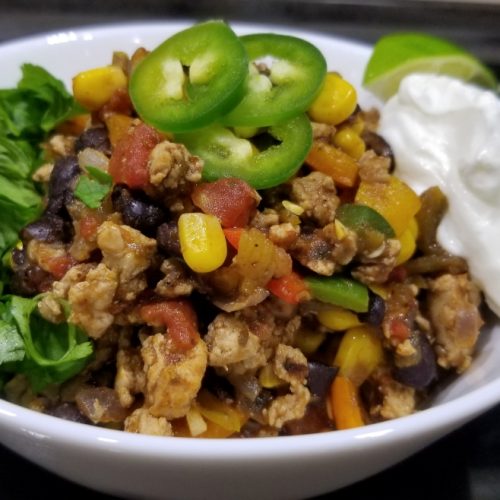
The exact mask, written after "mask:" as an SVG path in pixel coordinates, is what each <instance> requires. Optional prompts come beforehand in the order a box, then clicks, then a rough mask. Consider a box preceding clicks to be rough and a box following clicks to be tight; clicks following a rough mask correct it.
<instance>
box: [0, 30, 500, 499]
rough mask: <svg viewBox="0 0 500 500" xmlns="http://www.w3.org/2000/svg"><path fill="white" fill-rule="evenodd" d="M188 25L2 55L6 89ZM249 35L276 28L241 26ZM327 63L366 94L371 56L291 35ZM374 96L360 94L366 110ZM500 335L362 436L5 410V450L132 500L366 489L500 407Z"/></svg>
mask: <svg viewBox="0 0 500 500" xmlns="http://www.w3.org/2000/svg"><path fill="white" fill-rule="evenodd" d="M185 26H186V24H184V23H167V24H165V23H164V24H131V25H125V26H111V27H99V28H84V29H77V30H74V31H66V32H62V33H53V34H49V35H46V36H38V37H33V38H29V39H27V40H20V41H16V42H14V43H9V44H5V45H2V46H0V58H1V61H2V71H1V72H0V88H3V87H6V86H10V85H13V84H15V83H16V82H17V80H18V78H19V76H20V71H19V66H20V64H21V63H23V62H33V63H36V64H41V65H43V66H44V67H45V68H47V69H48V70H49V71H51V72H52V73H54V74H55V75H57V76H58V77H59V78H61V79H63V80H64V81H65V82H66V83H67V84H68V85H69V83H70V79H71V77H72V76H73V75H74V74H76V73H77V72H78V71H81V70H83V69H88V68H91V67H95V66H99V65H102V64H107V63H109V61H110V57H111V53H112V51H113V50H124V51H128V52H131V51H133V50H134V49H135V48H136V47H138V46H141V45H142V46H145V47H148V48H152V47H154V46H155V45H156V44H158V43H159V42H161V41H162V40H164V39H165V38H166V37H167V36H169V35H170V34H172V33H174V32H176V31H178V30H180V29H182V28H183V27H185ZM236 28H237V31H239V32H240V33H247V32H256V31H266V30H267V31H270V30H271V28H270V27H263V26H250V25H239V26H236ZM274 31H277V32H287V33H290V32H291V33H292V34H293V33H295V34H297V35H299V36H301V37H303V38H306V39H308V40H310V41H311V42H312V43H314V44H315V45H316V46H317V47H319V48H320V49H321V50H322V51H323V53H324V54H325V56H326V58H327V60H328V65H329V68H330V69H335V70H338V71H340V72H341V73H342V74H343V75H344V76H345V77H346V78H347V79H348V80H350V81H351V82H353V83H354V84H356V85H357V86H358V88H359V87H360V79H361V74H362V70H363V67H364V64H365V62H366V60H367V58H368V56H369V53H370V49H369V47H366V46H363V45H360V44H356V43H351V42H349V41H345V40H339V39H335V38H329V37H325V36H319V35H314V34H311V33H302V32H293V31H290V30H284V29H281V28H276V29H275V30H274ZM370 99H371V98H370V96H369V95H367V94H365V93H364V92H363V91H360V100H361V103H362V104H365V105H369V104H371V103H370ZM499 330H500V326H499V324H498V323H497V324H494V325H493V326H491V327H490V328H487V329H485V331H484V333H483V336H482V339H481V342H480V344H481V345H480V347H479V352H478V356H477V357H476V359H475V361H474V363H473V366H472V367H471V369H470V370H469V371H468V372H467V373H466V374H465V375H463V376H462V377H460V378H459V379H457V380H454V381H453V382H451V383H450V384H448V385H447V386H446V387H444V388H443V389H442V390H441V391H440V392H439V394H438V395H437V396H436V397H435V398H434V400H433V401H432V404H431V406H430V408H428V409H426V410H424V411H421V412H419V413H417V414H415V415H412V416H409V417H405V418H401V419H398V420H393V421H390V422H384V423H379V424H374V425H370V426H367V427H364V428H359V429H353V430H347V431H336V432H329V433H324V434H315V435H306V436H293V437H275V438H260V439H246V440H243V439H233V440H231V439H227V440H199V439H187V438H168V437H164V438H161V437H152V436H141V435H136V434H127V433H124V432H118V431H112V430H106V429H101V428H98V427H91V426H86V425H81V424H76V423H72V422H66V421H63V420H60V419H57V418H54V417H51V416H47V415H41V414H38V413H36V412H33V411H30V410H27V409H24V408H21V407H19V406H15V405H12V404H10V403H7V402H5V401H0V441H1V442H2V443H3V444H5V445H6V446H7V447H9V448H11V449H12V450H15V451H16V452H18V453H19V454H21V455H23V456H24V457H26V458H27V459H29V460H31V461H33V462H36V463H37V464H39V465H41V466H42V467H45V468H47V469H49V470H51V471H53V472H55V473H57V474H59V475H61V476H63V477H65V478H68V479H70V480H73V481H76V482H77V483H80V484H83V485H85V486H88V487H90V488H94V489H97V490H101V491H104V492H107V493H112V494H115V495H119V496H123V497H136V498H138V497H140V498H163V499H165V498H172V499H178V498H183V499H190V498H200V499H201V498H203V499H207V498H214V499H218V500H223V499H233V498H239V499H246V498H248V499H254V498H258V499H260V500H265V499H273V500H279V499H294V498H306V497H310V496H313V495H318V494H321V493H325V492H328V491H332V490H334V489H336V488H340V487H342V486H345V485H347V484H350V483H353V482H355V481H358V480H360V479H363V478H365V477H367V476H369V475H371V474H374V473H376V472H378V471H380V470H382V469H384V468H386V467H389V466H390V465H392V464H394V463H396V462H398V461H400V460H402V459H404V458H406V457H408V456H409V455H411V454H413V453H415V452H416V451H418V450H420V449H422V448H423V447H425V446H427V445H428V444H430V443H431V442H433V441H434V440H436V439H438V438H440V437H442V436H444V435H445V434H446V433H449V432H451V431H452V430H454V429H456V428H457V427H459V426H461V425H463V424H464V423H466V422H467V421H469V420H471V419H473V418H474V417H476V416H477V415H479V414H480V413H482V412H484V411H486V410H487V409H488V408H490V407H492V406H493V405H495V404H496V403H498V402H500V342H499V341H498V340H497V339H496V337H497V336H498V335H499V333H500V332H499Z"/></svg>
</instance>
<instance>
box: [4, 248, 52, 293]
mask: <svg viewBox="0 0 500 500" xmlns="http://www.w3.org/2000/svg"><path fill="white" fill-rule="evenodd" d="M53 281H54V277H53V276H52V275H51V274H50V273H48V272H47V271H44V270H43V269H42V268H41V267H39V266H37V265H36V264H33V263H32V262H30V260H29V259H28V256H27V255H26V252H25V251H24V250H19V249H17V248H16V249H14V250H13V251H12V278H11V282H10V286H11V288H12V291H13V292H14V293H16V294H19V295H24V296H28V297H30V296H32V295H37V294H38V293H41V292H45V291H47V290H48V289H49V287H50V285H51V284H52V282H53Z"/></svg>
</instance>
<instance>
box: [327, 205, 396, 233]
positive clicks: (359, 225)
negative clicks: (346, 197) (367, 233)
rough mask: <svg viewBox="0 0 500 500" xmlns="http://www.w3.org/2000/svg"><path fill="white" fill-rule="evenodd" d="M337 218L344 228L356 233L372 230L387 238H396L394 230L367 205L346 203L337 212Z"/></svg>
mask: <svg viewBox="0 0 500 500" xmlns="http://www.w3.org/2000/svg"><path fill="white" fill-rule="evenodd" d="M336 217H337V219H338V220H340V222H342V224H344V226H347V227H349V228H351V229H353V230H354V231H356V232H358V231H363V230H366V229H371V230H375V231H378V232H380V233H382V234H383V235H384V236H386V237H387V238H394V236H395V234H394V229H392V227H391V225H390V224H389V223H388V222H387V220H386V219H384V217H382V216H381V215H380V214H379V213H378V212H377V211H376V210H374V209H373V208H370V207H369V206H367V205H357V204H355V203H344V204H342V205H341V206H340V207H339V208H338V209H337V212H336Z"/></svg>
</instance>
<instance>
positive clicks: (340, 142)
mask: <svg viewBox="0 0 500 500" xmlns="http://www.w3.org/2000/svg"><path fill="white" fill-rule="evenodd" d="M333 144H334V145H335V146H337V147H338V148H340V149H341V150H342V151H344V153H347V154H348V155H349V156H351V157H352V158H354V159H355V160H359V159H360V158H361V157H362V156H363V153H364V152H365V150H366V145H365V142H364V141H363V139H361V137H360V135H359V133H358V132H357V131H356V130H355V128H354V127H348V126H343V127H341V129H340V130H339V131H338V132H337V133H336V134H335V135H334V136H333Z"/></svg>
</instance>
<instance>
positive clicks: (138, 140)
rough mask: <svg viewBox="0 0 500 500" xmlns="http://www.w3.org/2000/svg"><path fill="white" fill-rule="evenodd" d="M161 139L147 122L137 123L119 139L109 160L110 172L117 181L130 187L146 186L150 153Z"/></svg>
mask: <svg viewBox="0 0 500 500" xmlns="http://www.w3.org/2000/svg"><path fill="white" fill-rule="evenodd" d="M160 141H161V136H160V134H159V133H158V132H157V131H156V130H155V129H154V128H152V127H150V126H149V125H146V124H145V123H141V124H139V125H137V127H135V128H134V129H133V130H132V131H131V132H130V133H129V134H127V135H125V136H124V137H123V138H122V139H121V140H120V141H118V144H117V145H116V148H115V150H114V152H113V154H112V156H111V160H110V162H109V173H110V174H111V176H112V177H113V180H114V181H115V183H117V184H118V183H123V184H126V185H127V186H128V187H130V188H143V187H144V186H146V185H147V184H148V182H149V174H148V159H149V154H150V153H151V151H152V149H153V148H154V147H155V146H156V145H157V144H158V143H159V142H160Z"/></svg>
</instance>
